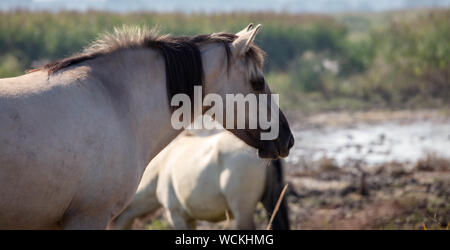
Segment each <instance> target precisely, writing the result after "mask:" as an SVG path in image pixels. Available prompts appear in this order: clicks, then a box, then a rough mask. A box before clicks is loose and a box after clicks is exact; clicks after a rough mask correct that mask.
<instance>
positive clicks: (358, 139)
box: [134, 110, 450, 230]
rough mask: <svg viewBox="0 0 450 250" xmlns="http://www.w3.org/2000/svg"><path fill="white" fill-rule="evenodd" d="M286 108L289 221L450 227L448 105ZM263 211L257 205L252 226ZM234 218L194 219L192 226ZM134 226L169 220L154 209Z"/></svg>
mask: <svg viewBox="0 0 450 250" xmlns="http://www.w3.org/2000/svg"><path fill="white" fill-rule="evenodd" d="M287 115H288V118H289V120H290V121H291V124H292V125H291V126H292V128H293V131H294V134H295V137H296V148H295V150H294V151H293V154H292V156H290V157H289V158H288V159H287V160H286V169H285V172H286V181H287V182H288V183H289V185H290V191H289V192H288V195H286V197H285V198H286V199H287V200H288V204H289V210H290V222H291V228H292V229H422V230H423V229H448V228H449V220H450V160H449V159H450V158H449V157H448V155H449V154H450V147H447V146H448V145H450V115H449V113H448V112H446V111H436V110H422V111H397V112H386V111H377V112H358V113H327V114H319V115H310V116H308V115H304V114H299V113H295V112H292V113H288V114H287ZM321 136H322V137H323V138H321ZM308 138H313V139H314V140H309V139H308ZM308 140H309V141H308ZM327 140H330V142H329V143H328V141H327ZM266 217H267V216H266V213H265V211H264V209H263V208H262V206H258V209H257V213H256V214H255V221H256V222H257V225H258V229H264V228H265V227H266V225H267V221H268V220H267V218H266ZM233 225H234V223H233V221H224V222H221V223H215V224H213V223H208V222H199V223H198V228H199V229H225V228H233ZM134 228H136V229H144V228H147V229H169V225H168V223H167V222H166V220H165V219H164V216H163V211H161V210H160V211H158V212H157V213H156V214H154V215H150V216H147V217H146V218H144V219H141V220H138V221H136V222H135V224H134Z"/></svg>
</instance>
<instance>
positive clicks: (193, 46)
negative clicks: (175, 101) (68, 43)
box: [37, 27, 264, 100]
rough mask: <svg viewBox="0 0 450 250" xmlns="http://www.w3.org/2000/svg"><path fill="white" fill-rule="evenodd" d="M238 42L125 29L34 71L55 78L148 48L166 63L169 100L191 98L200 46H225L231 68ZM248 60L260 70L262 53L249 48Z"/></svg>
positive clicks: (199, 72) (198, 78)
mask: <svg viewBox="0 0 450 250" xmlns="http://www.w3.org/2000/svg"><path fill="white" fill-rule="evenodd" d="M236 38H237V36H236V35H234V34H231V33H213V34H208V35H197V36H169V35H158V34H157V32H156V31H154V30H147V29H140V28H129V27H124V28H121V29H115V31H114V33H112V34H111V33H108V34H105V35H103V36H102V37H101V38H99V39H98V40H97V41H95V42H94V43H93V44H92V45H90V46H89V47H87V48H85V49H84V50H83V51H82V52H81V53H79V54H76V55H73V56H71V57H68V58H65V59H62V60H59V61H56V62H53V63H49V64H47V65H45V66H43V67H42V68H40V69H37V70H42V69H44V70H47V71H48V74H49V75H51V74H54V73H56V72H58V71H60V70H62V69H64V68H67V67H69V66H73V65H76V64H79V63H82V62H85V61H87V60H91V59H94V58H97V57H99V56H103V55H107V54H110V53H113V52H115V51H118V50H123V49H137V48H150V49H154V50H157V51H160V52H161V54H162V56H163V57H164V61H165V68H166V79H167V83H166V86H167V93H168V98H169V100H171V99H172V97H173V96H174V95H176V94H179V93H184V94H187V95H188V96H190V97H192V96H193V93H194V86H196V85H202V84H203V81H204V73H203V65H202V60H201V54H200V50H199V46H200V45H202V44H207V43H220V44H222V45H223V46H224V48H225V52H226V57H227V65H228V68H229V67H230V62H231V49H230V43H231V42H233V41H234V40H235V39H236ZM247 58H248V59H249V60H252V61H253V62H254V63H256V64H257V65H258V66H259V67H262V64H263V58H264V53H263V52H262V50H261V49H259V48H258V47H257V46H256V45H252V46H251V48H250V49H249V51H248V53H247Z"/></svg>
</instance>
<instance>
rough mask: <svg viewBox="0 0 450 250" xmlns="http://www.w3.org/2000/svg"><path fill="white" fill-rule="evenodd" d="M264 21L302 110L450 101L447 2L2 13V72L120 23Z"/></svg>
mask: <svg viewBox="0 0 450 250" xmlns="http://www.w3.org/2000/svg"><path fill="white" fill-rule="evenodd" d="M250 22H254V23H261V24H263V30H262V32H260V33H259V35H258V36H257V39H256V42H257V44H258V45H260V46H261V47H262V48H263V49H264V50H265V51H266V52H267V61H266V65H265V74H266V78H267V80H268V82H269V84H270V85H271V87H272V89H273V90H274V92H278V93H280V94H281V97H280V102H281V105H282V106H283V107H284V108H288V109H293V110H302V111H306V112H315V111H324V110H332V111H334V110H367V109H386V108H388V109H403V108H418V107H420V108H424V107H425V108H428V107H429V108H436V107H439V108H442V107H448V106H449V104H450V81H449V76H450V10H445V9H443V10H411V11H388V12H378V13H368V14H330V15H318V14H286V13H272V12H261V13H239V12H237V13H227V14H195V13H194V14H182V13H152V12H145V13H128V14H127V13H122V14H119V13H109V12H97V11H88V12H70V11H63V12H57V13H54V12H32V13H31V12H28V11H9V12H0V77H2V78H3V77H13V76H18V75H21V74H23V73H24V72H25V71H26V70H27V69H29V68H33V67H37V66H39V65H41V64H43V63H46V62H48V61H51V60H56V59H58V58H62V57H66V56H69V55H70V54H72V53H74V52H77V51H79V50H80V49H82V48H83V47H84V46H86V45H87V44H89V42H91V41H92V40H93V39H95V37H96V36H98V35H99V34H100V33H102V32H104V31H110V30H112V29H113V27H115V26H121V25H122V24H133V25H146V26H149V27H153V26H159V28H160V30H161V32H163V33H166V32H168V33H171V34H174V35H191V34H201V33H211V32H218V31H228V32H237V31H239V30H240V29H242V28H243V27H244V26H245V25H247V24H248V23H250Z"/></svg>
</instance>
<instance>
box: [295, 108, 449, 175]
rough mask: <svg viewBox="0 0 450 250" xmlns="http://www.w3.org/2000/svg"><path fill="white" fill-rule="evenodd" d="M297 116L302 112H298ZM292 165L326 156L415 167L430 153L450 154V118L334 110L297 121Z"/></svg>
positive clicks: (344, 163) (343, 162)
mask: <svg viewBox="0 0 450 250" xmlns="http://www.w3.org/2000/svg"><path fill="white" fill-rule="evenodd" d="M297 116H298V115H297ZM294 120H295V122H294V126H293V133H294V136H295V139H296V144H295V146H294V148H293V150H292V151H291V155H290V156H289V157H288V158H287V162H288V163H289V164H290V165H295V166H296V167H297V168H298V167H301V168H308V167H309V165H311V164H312V162H315V161H318V160H321V159H324V158H327V159H330V160H332V161H334V164H336V165H337V166H340V167H346V166H353V165H354V163H355V162H358V163H359V164H360V165H362V166H366V167H367V166H369V167H370V166H379V165H382V164H385V163H387V162H392V161H396V162H398V163H402V164H407V165H409V166H411V167H412V166H413V165H414V163H415V162H416V161H417V160H419V159H422V158H424V157H425V156H426V155H428V154H435V155H436V156H439V157H443V158H450V117H449V116H448V115H447V114H445V113H443V112H440V111H432V110H427V111H416V112H411V111H398V112H366V113H363V112H360V113H354V114H349V113H329V114H320V115H315V116H310V117H306V118H297V119H295V118H294Z"/></svg>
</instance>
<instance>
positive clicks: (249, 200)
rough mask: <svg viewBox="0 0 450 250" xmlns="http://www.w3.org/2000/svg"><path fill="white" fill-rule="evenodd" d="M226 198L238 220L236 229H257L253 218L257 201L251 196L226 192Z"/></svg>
mask: <svg viewBox="0 0 450 250" xmlns="http://www.w3.org/2000/svg"><path fill="white" fill-rule="evenodd" d="M233 194H234V195H233ZM248 196H250V197H248ZM240 197H241V198H240ZM225 198H226V200H227V203H228V206H229V207H230V210H231V212H232V213H233V216H234V219H235V220H236V229H239V230H254V229H255V228H256V227H255V223H254V221H253V216H254V214H255V211H256V204H257V203H258V201H257V199H253V197H251V195H247V194H239V193H236V192H225Z"/></svg>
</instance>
